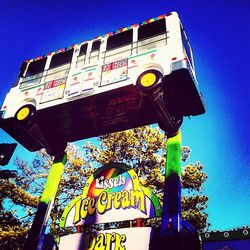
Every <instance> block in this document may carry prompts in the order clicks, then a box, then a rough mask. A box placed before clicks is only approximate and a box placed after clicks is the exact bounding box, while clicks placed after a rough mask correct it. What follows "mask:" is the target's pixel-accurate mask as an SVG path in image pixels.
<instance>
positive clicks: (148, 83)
mask: <svg viewBox="0 0 250 250" xmlns="http://www.w3.org/2000/svg"><path fill="white" fill-rule="evenodd" d="M162 77H163V75H162V73H161V72H160V71H158V70H155V69H150V70H147V71H144V72H143V73H142V74H140V76H139V77H138V79H137V81H136V85H137V87H138V88H139V89H140V90H142V91H148V90H152V89H154V88H155V87H156V86H157V85H158V84H159V83H160V82H161V80H162Z"/></svg>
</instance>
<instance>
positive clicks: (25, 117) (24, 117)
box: [14, 104, 36, 126]
mask: <svg viewBox="0 0 250 250" xmlns="http://www.w3.org/2000/svg"><path fill="white" fill-rule="evenodd" d="M35 113H36V108H35V106H34V105H32V104H26V105H24V106H22V107H21V108H20V109H18V110H17V112H16V114H15V116H14V118H15V120H16V122H17V124H18V125H20V126H26V125H28V124H30V123H31V121H32V119H33V118H34V115H35Z"/></svg>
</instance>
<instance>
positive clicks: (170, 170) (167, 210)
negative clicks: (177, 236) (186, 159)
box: [161, 131, 182, 236]
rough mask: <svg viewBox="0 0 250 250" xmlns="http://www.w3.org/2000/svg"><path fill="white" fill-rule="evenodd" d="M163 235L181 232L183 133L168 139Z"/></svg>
mask: <svg viewBox="0 0 250 250" xmlns="http://www.w3.org/2000/svg"><path fill="white" fill-rule="evenodd" d="M166 160H167V161H166V171H165V186H164V200H163V215H162V226H161V233H162V235H163V236H164V235H171V234H173V233H177V232H180V231H181V222H182V221H181V132H180V131H179V132H178V134H177V135H175V136H173V137H171V138H168V140H167V159H166Z"/></svg>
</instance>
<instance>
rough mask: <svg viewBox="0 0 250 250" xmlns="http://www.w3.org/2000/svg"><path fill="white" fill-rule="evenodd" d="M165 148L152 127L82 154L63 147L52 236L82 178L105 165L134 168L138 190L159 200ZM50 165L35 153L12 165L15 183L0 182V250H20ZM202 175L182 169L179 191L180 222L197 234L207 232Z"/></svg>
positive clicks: (196, 167)
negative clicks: (143, 189)
mask: <svg viewBox="0 0 250 250" xmlns="http://www.w3.org/2000/svg"><path fill="white" fill-rule="evenodd" d="M165 144H166V138H165V135H164V134H163V133H162V131H161V130H160V129H159V128H155V127H151V126H145V127H140V128H135V129H131V130H127V131H122V132H118V133H113V134H108V135H103V136H100V137H99V138H97V140H95V141H94V142H93V143H91V142H89V141H85V142H84V144H83V151H82V150H80V149H79V148H78V147H77V146H75V145H74V144H68V147H67V150H66V152H67V160H68V161H67V164H66V165H65V171H64V174H63V177H62V180H61V183H60V186H59V189H58V192H57V198H56V199H55V202H54V207H53V209H52V213H51V221H50V230H51V233H52V234H58V233H59V226H58V224H59V223H58V222H59V219H60V217H61V214H62V212H63V209H64V207H65V205H66V204H68V202H69V201H70V200H72V199H73V198H74V197H76V196H77V195H79V194H80V193H81V192H82V189H83V186H84V184H85V182H86V180H87V178H88V177H89V176H90V175H91V174H92V173H93V172H94V171H95V169H96V168H98V167H100V166H102V165H104V164H107V163H109V162H123V163H126V164H128V165H130V166H131V167H133V168H134V169H135V171H136V172H137V174H138V176H139V179H140V181H141V183H142V185H145V186H147V187H149V188H151V189H152V190H153V191H154V192H155V193H156V194H157V195H158V197H159V198H160V200H162V198H163V186H164V171H165V159H166V149H165V147H166V145H165ZM190 152H191V150H190V149H189V148H188V147H183V148H182V160H183V161H186V160H187V159H188V157H189V156H190ZM52 161H53V159H52V158H51V157H50V156H49V155H47V154H46V152H45V151H44V150H41V151H40V152H38V154H37V155H36V157H35V159H34V160H33V161H32V162H31V163H28V162H25V161H24V160H22V159H20V158H17V159H16V160H15V165H16V167H17V171H18V178H13V179H8V180H0V182H1V183H0V184H1V190H0V193H1V196H0V216H7V215H8V216H9V217H6V218H7V219H6V220H5V224H1V225H0V226H1V228H2V230H1V231H0V249H2V248H3V249H8V248H6V244H9V245H10V244H12V243H11V242H9V241H8V240H10V239H11V240H12V242H14V241H15V242H16V244H17V245H16V246H15V248H13V249H19V248H18V247H19V246H21V245H22V244H23V239H24V236H25V235H26V233H27V230H28V229H29V227H30V226H31V223H32V220H33V218H34V213H35V211H36V209H35V207H36V206H37V204H38V200H39V196H40V195H41V194H42V191H43V187H44V185H45V181H46V178H47V176H48V171H49V168H50V166H51V164H52ZM202 170H203V166H202V165H201V164H200V163H199V162H196V163H195V164H191V163H189V164H187V166H184V167H183V168H182V187H183V190H186V191H184V193H185V196H183V198H182V206H183V217H184V219H187V220H188V221H190V222H191V223H192V224H193V225H195V226H196V227H197V229H199V230H202V229H205V228H206V227H207V214H206V213H205V212H204V210H205V208H206V202H207V197H206V196H204V195H202V194H201V192H202V184H203V183H204V181H205V180H206V178H207V176H206V174H205V173H204V172H203V171H202ZM7 198H8V199H11V202H7V203H6V199H7ZM10 204H12V205H13V206H14V208H15V209H17V210H18V213H17V214H19V216H17V218H16V217H15V216H14V214H13V213H11V212H8V210H10V211H13V209H10ZM6 211H7V212H6ZM6 213H7V215H6ZM7 221H8V223H6V222H7ZM13 232H15V233H13ZM18 237H19V238H18ZM6 239H7V240H6ZM18 239H19V240H18ZM13 240H14V241H13ZM18 244H19V245H18ZM3 246H4V247H3Z"/></svg>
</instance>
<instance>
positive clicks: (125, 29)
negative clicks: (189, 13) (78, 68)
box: [25, 14, 167, 62]
mask: <svg viewBox="0 0 250 250" xmlns="http://www.w3.org/2000/svg"><path fill="white" fill-rule="evenodd" d="M166 16H167V15H166V14H163V15H160V16H158V17H155V18H150V19H148V20H146V21H144V22H142V23H140V24H133V25H130V26H127V27H124V28H122V29H118V30H116V31H114V32H109V33H107V34H105V35H101V36H97V37H95V38H94V39H93V40H96V39H102V38H104V37H109V36H112V35H115V34H119V33H121V32H124V31H127V30H130V29H133V28H135V27H138V26H142V25H145V24H148V23H151V22H154V21H157V20H160V19H163V18H165V17H166ZM84 42H86V41H84ZM77 47H79V45H78V44H74V45H71V46H70V47H68V48H62V49H59V50H57V51H56V52H54V51H53V52H50V53H48V54H46V55H43V56H38V57H36V58H35V59H30V60H26V61H25V62H33V61H37V60H41V59H43V58H45V57H47V56H50V55H54V54H57V53H62V52H65V51H67V50H69V49H73V48H77Z"/></svg>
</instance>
